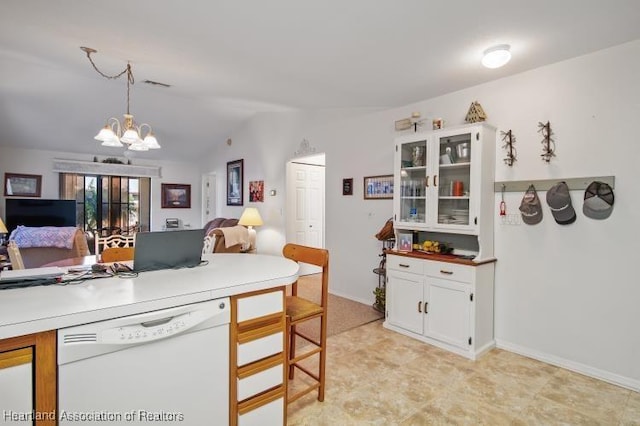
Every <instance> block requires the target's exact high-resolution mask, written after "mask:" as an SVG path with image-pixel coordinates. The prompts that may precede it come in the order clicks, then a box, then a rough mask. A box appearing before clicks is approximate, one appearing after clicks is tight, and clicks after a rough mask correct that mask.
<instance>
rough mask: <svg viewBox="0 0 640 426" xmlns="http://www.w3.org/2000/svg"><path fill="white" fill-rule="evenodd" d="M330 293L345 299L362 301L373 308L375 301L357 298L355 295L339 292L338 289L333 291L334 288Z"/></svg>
mask: <svg viewBox="0 0 640 426" xmlns="http://www.w3.org/2000/svg"><path fill="white" fill-rule="evenodd" d="M329 293H331V294H333V295H334V296H338V297H342V298H344V299H349V300H353V301H354V302H358V303H362V304H363V305H369V306H371V308H372V309H373V302H372V301H371V300H362V299H356V298H354V297H353V296H349V295H346V294H343V293H339V292H336V291H332V290H329Z"/></svg>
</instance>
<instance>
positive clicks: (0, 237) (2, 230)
mask: <svg viewBox="0 0 640 426" xmlns="http://www.w3.org/2000/svg"><path fill="white" fill-rule="evenodd" d="M8 232H9V231H8V230H7V227H6V226H4V222H3V221H2V219H0V245H4V236H5V234H7V233H8Z"/></svg>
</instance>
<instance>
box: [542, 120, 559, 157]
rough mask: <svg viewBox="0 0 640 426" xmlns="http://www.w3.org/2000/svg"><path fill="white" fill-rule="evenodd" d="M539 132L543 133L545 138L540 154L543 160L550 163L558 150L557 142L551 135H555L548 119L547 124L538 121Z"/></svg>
mask: <svg viewBox="0 0 640 426" xmlns="http://www.w3.org/2000/svg"><path fill="white" fill-rule="evenodd" d="M538 132H539V133H542V137H543V138H544V139H542V154H540V156H541V157H542V160H543V161H546V162H547V163H548V162H549V161H551V157H555V156H556V154H555V153H554V151H555V150H556V143H555V141H554V140H553V138H552V137H551V136H552V135H553V132H552V131H551V124H549V122H548V121H547V123H546V124H543V123H541V122H538Z"/></svg>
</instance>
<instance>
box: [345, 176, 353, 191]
mask: <svg viewBox="0 0 640 426" xmlns="http://www.w3.org/2000/svg"><path fill="white" fill-rule="evenodd" d="M342 195H353V178H345V179H342Z"/></svg>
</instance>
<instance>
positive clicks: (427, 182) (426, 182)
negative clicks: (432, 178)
mask: <svg viewBox="0 0 640 426" xmlns="http://www.w3.org/2000/svg"><path fill="white" fill-rule="evenodd" d="M425 186H426V187H427V188H428V187H429V175H427V180H426V181H425Z"/></svg>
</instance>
